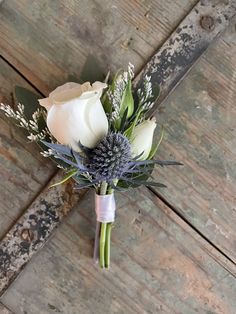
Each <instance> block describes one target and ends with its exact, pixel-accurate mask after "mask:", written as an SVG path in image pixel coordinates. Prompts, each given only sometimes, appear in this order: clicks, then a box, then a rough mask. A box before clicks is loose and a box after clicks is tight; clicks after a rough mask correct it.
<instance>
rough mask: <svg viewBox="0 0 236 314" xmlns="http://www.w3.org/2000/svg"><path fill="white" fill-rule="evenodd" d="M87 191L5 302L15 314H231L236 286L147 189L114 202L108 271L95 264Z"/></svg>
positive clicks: (90, 197)
mask: <svg viewBox="0 0 236 314" xmlns="http://www.w3.org/2000/svg"><path fill="white" fill-rule="evenodd" d="M93 202H94V199H93V193H92V192H91V191H90V192H89V194H86V198H84V199H83V200H82V201H81V202H80V203H79V205H78V206H77V207H76V208H75V210H73V211H72V212H70V214H69V216H68V217H67V219H66V220H64V223H63V224H61V225H60V227H59V228H58V229H57V230H56V232H55V234H54V236H53V237H52V238H51V240H50V241H49V242H48V243H47V244H46V246H45V247H44V250H42V251H41V252H40V254H37V255H36V256H34V258H33V259H32V260H31V262H30V263H29V264H28V265H27V267H26V268H25V270H24V271H23V272H22V273H21V275H20V277H19V278H18V279H17V280H16V281H14V283H13V284H12V286H11V288H10V289H8V290H7V292H6V293H5V294H4V295H3V297H2V302H3V303H4V304H6V305H7V306H9V307H10V308H11V309H12V310H13V311H15V312H17V314H23V313H25V312H27V313H33V314H50V313H55V312H57V313H65V314H77V313H83V314H86V313H89V314H90V313H97V314H100V313H111V314H112V313H140V314H143V313H171V314H174V313H187V314H192V313H201V314H205V313H217V314H234V313H235V307H236V303H235V302H236V300H235V294H236V285H235V281H234V280H235V279H234V278H233V276H232V275H231V274H229V273H228V272H227V271H226V270H225V269H224V268H223V267H221V266H220V265H219V264H218V262H217V261H216V260H215V259H213V258H212V257H211V256H210V255H209V254H207V253H206V252H205V245H206V244H205V243H204V241H203V240H202V239H201V237H199V236H198V235H197V234H195V233H194V232H193V231H192V229H191V228H190V227H189V226H188V225H187V224H186V223H185V222H183V221H182V220H181V219H180V218H179V217H178V216H177V215H176V214H175V213H173V211H172V210H171V209H170V208H168V207H167V206H165V205H164V204H163V203H162V201H160V200H159V199H158V198H157V197H156V196H155V195H153V194H152V193H150V192H148V190H147V189H138V190H135V192H134V193H132V195H128V194H127V193H124V194H117V207H118V209H117V220H116V223H115V228H114V229H113V233H112V266H111V268H110V270H109V271H102V270H100V269H99V267H98V266H95V265H94V264H93V262H92V259H91V256H92V250H93V239H94V226H95V216H94V204H93Z"/></svg>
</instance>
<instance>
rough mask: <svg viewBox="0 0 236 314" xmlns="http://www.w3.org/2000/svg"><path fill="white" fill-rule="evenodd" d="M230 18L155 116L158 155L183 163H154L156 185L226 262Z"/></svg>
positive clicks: (229, 249)
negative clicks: (161, 131) (160, 134)
mask: <svg viewBox="0 0 236 314" xmlns="http://www.w3.org/2000/svg"><path fill="white" fill-rule="evenodd" d="M235 22H236V19H235V18H234V20H233V21H232V23H231V25H230V27H229V28H228V29H227V31H226V32H225V33H224V34H223V36H222V37H221V38H220V39H219V41H217V42H216V43H215V44H214V45H213V46H212V47H210V48H209V51H208V52H207V53H206V54H205V55H204V57H203V58H202V59H201V60H200V62H199V63H198V64H197V65H196V66H195V67H194V68H193V69H192V71H191V72H190V73H189V75H188V78H187V79H186V80H185V81H184V82H182V83H181V85H180V86H179V87H178V88H177V90H176V91H175V92H174V93H173V95H171V96H170V98H169V99H168V100H167V101H166V102H164V103H163V104H162V105H161V106H160V109H159V112H158V113H157V115H156V117H157V120H158V124H159V125H161V124H164V125H165V126H166V136H165V139H164V141H163V143H162V145H161V147H160V150H159V158H165V159H168V158H174V159H177V160H180V161H182V162H183V163H184V164H185V166H184V167H173V168H168V169H158V170H156V172H155V177H156V178H157V177H158V179H159V181H162V182H163V183H165V184H167V185H168V189H162V190H156V192H157V193H158V194H159V195H161V196H162V197H163V198H164V199H165V200H167V202H168V203H169V204H170V205H172V206H173V207H175V208H176V209H177V211H178V212H179V213H180V214H181V215H182V216H183V217H184V218H185V219H187V220H188V221H189V222H190V223H191V224H192V225H193V226H194V227H195V228H196V229H197V230H199V232H200V233H201V234H203V235H204V236H205V237H206V238H207V239H208V240H209V241H210V242H212V243H214V244H215V245H216V246H217V247H218V249H219V250H220V251H222V253H223V254H225V255H227V256H228V258H229V259H231V260H232V262H234V263H235V262H236V229H235V224H236V211H235V204H236V163H235V160H236V158H235V157H236V151H235V147H236V145H235V144H236V142H235V130H236V111H235V98H236V89H235V86H236V85H235V82H236V76H235V65H236V39H235Z"/></svg>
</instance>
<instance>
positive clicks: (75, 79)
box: [67, 74, 83, 84]
mask: <svg viewBox="0 0 236 314" xmlns="http://www.w3.org/2000/svg"><path fill="white" fill-rule="evenodd" d="M67 80H68V82H74V83H79V84H82V83H83V82H82V81H81V80H80V79H79V78H78V77H76V76H75V75H73V74H69V75H68V77H67Z"/></svg>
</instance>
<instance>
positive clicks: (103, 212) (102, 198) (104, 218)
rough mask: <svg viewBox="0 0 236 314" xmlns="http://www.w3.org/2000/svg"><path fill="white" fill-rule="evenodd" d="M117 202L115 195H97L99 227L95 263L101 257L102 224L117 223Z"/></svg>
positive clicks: (95, 246) (96, 236) (96, 205)
mask: <svg viewBox="0 0 236 314" xmlns="http://www.w3.org/2000/svg"><path fill="white" fill-rule="evenodd" d="M115 211H116V202H115V197H114V194H113V193H112V194H107V195H98V194H95V212H96V215H97V225H96V232H95V241H94V252H93V259H94V262H97V261H98V257H99V249H98V248H99V235H100V228H101V223H109V222H114V221H115Z"/></svg>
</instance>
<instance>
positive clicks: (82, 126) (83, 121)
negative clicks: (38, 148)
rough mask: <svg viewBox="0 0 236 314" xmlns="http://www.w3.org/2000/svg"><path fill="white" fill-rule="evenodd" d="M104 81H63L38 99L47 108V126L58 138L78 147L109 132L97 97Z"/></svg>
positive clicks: (90, 145) (94, 142)
mask: <svg viewBox="0 0 236 314" xmlns="http://www.w3.org/2000/svg"><path fill="white" fill-rule="evenodd" d="M106 86H107V85H106V84H104V83H101V82H95V83H93V84H92V86H91V85H90V83H89V82H86V83H84V84H82V85H80V84H77V83H66V84H64V85H62V86H59V87H57V88H56V89H55V90H54V91H53V92H51V93H50V94H49V97H48V98H44V99H39V103H40V105H41V106H43V107H45V108H46V109H47V126H48V128H49V130H50V132H51V133H52V135H53V136H54V137H55V138H56V139H57V141H58V142H59V143H61V144H64V145H69V146H71V147H72V148H73V149H74V150H77V151H78V150H80V149H79V147H78V143H79V142H81V144H83V145H84V146H86V147H89V148H93V147H94V146H96V144H97V143H98V141H100V140H101V139H102V138H103V137H104V136H105V135H106V134H107V132H108V120H107V117H106V114H105V111H104V109H103V106H102V103H101V101H100V97H101V95H102V90H103V89H104V88H106Z"/></svg>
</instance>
